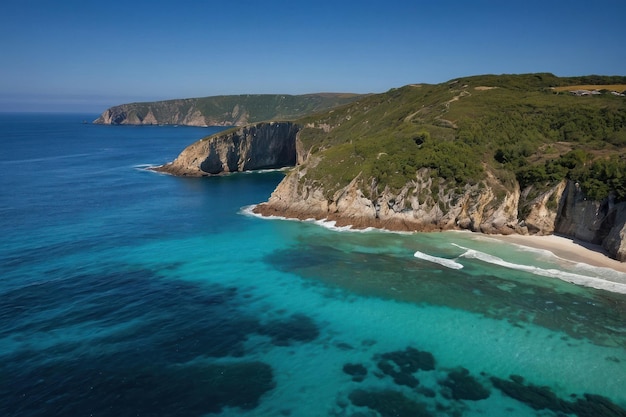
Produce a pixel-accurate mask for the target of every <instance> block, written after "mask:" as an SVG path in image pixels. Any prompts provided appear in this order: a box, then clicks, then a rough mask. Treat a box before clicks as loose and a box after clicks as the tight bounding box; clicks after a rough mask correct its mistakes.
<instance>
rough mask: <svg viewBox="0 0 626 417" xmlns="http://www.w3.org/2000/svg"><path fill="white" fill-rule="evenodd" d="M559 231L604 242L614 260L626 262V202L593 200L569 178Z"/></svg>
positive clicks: (561, 209) (560, 210)
mask: <svg viewBox="0 0 626 417" xmlns="http://www.w3.org/2000/svg"><path fill="white" fill-rule="evenodd" d="M554 231H555V232H556V233H560V234H563V235H566V236H569V237H572V238H576V239H580V240H582V241H584V242H590V243H593V244H598V245H602V247H603V248H604V249H606V250H607V252H608V253H609V254H610V255H611V256H612V257H614V258H615V259H617V260H619V261H622V262H626V202H621V203H615V202H614V201H613V198H612V197H609V198H608V199H604V200H603V201H593V200H589V199H587V198H586V197H585V195H584V193H583V192H582V191H581V190H580V186H579V185H578V184H577V183H574V182H572V181H569V182H568V183H567V186H566V187H565V188H564V191H563V193H562V196H561V198H560V204H559V207H558V212H557V216H556V222H555V228H554Z"/></svg>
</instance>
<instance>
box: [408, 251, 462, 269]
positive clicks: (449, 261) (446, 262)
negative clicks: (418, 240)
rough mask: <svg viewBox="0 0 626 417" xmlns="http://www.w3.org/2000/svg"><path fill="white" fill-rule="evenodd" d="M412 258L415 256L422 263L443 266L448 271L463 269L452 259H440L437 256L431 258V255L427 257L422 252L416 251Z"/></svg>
mask: <svg viewBox="0 0 626 417" xmlns="http://www.w3.org/2000/svg"><path fill="white" fill-rule="evenodd" d="M413 256H415V257H416V258H418V259H423V260H424V261H428V262H433V263H436V264H439V265H442V266H445V267H446V268H450V269H461V268H463V265H462V264H460V263H458V262H456V261H454V260H452V259H447V258H440V257H438V256H432V255H428V254H427V253H424V252H420V251H417V252H415V253H414V254H413Z"/></svg>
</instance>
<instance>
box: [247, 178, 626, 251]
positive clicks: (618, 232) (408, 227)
mask: <svg viewBox="0 0 626 417" xmlns="http://www.w3.org/2000/svg"><path fill="white" fill-rule="evenodd" d="M302 171H303V170H301V169H295V170H294V171H292V172H291V173H290V174H288V175H287V177H286V178H285V179H284V180H283V181H282V182H281V183H280V184H279V185H278V187H277V188H276V190H275V191H274V192H273V193H272V195H271V197H270V198H269V201H267V202H265V203H261V204H259V205H257V206H256V207H255V209H254V211H255V212H256V213H259V214H262V215H265V216H281V217H288V218H299V219H302V220H304V219H310V218H314V219H318V220H319V219H327V220H332V221H335V222H336V224H337V225H338V226H347V225H351V226H352V227H354V228H366V227H375V228H384V229H388V230H395V231H411V232H414V231H434V230H471V231H474V232H480V233H487V234H512V233H518V234H537V235H549V234H553V233H558V234H561V235H564V236H568V237H571V238H575V239H579V240H581V241H584V242H589V243H593V244H598V245H601V246H602V247H603V248H604V249H605V250H606V251H607V253H608V254H609V255H610V256H611V257H613V258H615V259H617V260H619V261H622V262H624V261H626V203H617V204H611V203H610V202H609V200H605V201H602V202H598V201H590V200H587V199H586V198H585V197H584V194H583V193H582V192H581V191H580V187H577V186H576V184H575V183H574V182H571V181H562V182H561V183H559V184H558V185H557V186H555V187H554V188H552V189H551V190H549V191H548V192H546V193H544V194H542V195H541V196H540V197H538V198H537V199H535V200H534V201H533V202H531V203H530V205H531V206H532V207H531V208H530V210H529V211H528V214H527V215H525V216H520V215H519V206H520V203H522V202H523V201H522V200H521V199H520V198H521V193H520V191H519V188H517V187H515V188H514V189H513V190H510V191H507V192H506V193H505V194H504V195H503V194H502V184H499V183H497V182H492V183H491V184H483V185H481V186H466V187H464V189H463V191H462V192H460V193H459V192H458V191H454V190H447V191H445V190H444V188H443V187H442V184H434V183H433V182H432V180H431V179H430V178H429V176H428V173H427V172H425V171H422V172H420V173H418V175H417V179H416V180H415V181H411V182H410V183H407V184H406V185H405V186H404V187H403V188H402V189H401V190H400V191H399V192H398V193H394V192H390V191H389V189H385V190H384V191H383V192H382V193H380V194H377V195H376V196H375V197H374V198H368V197H366V196H365V193H364V192H363V187H368V184H367V183H366V182H365V181H363V180H362V179H361V178H359V177H357V178H355V179H354V180H353V181H352V182H350V184H348V185H347V186H346V187H344V188H342V189H341V190H338V191H337V192H335V193H333V195H332V196H331V197H330V198H328V197H326V195H327V193H326V192H325V190H324V189H323V187H321V186H319V185H315V184H313V183H310V182H307V181H304V182H303V181H301V178H302V177H303V176H304V174H303V172H302ZM433 190H438V191H437V194H436V195H433Z"/></svg>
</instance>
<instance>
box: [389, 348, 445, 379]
mask: <svg viewBox="0 0 626 417" xmlns="http://www.w3.org/2000/svg"><path fill="white" fill-rule="evenodd" d="M382 358H383V359H385V360H390V361H393V362H395V363H396V365H398V366H399V367H400V369H401V371H402V372H408V373H413V372H417V371H418V370H420V369H422V370H424V371H432V370H433V369H435V357H434V356H433V354H432V353H430V352H425V351H421V350H417V349H415V348H412V347H410V346H409V347H407V348H406V349H405V350H398V351H395V352H388V353H384V354H383V355H382Z"/></svg>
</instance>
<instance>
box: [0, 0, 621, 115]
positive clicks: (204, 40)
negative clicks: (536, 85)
mask: <svg viewBox="0 0 626 417" xmlns="http://www.w3.org/2000/svg"><path fill="white" fill-rule="evenodd" d="M525 72H552V73H554V74H556V75H561V76H570V75H587V74H602V75H626V1H624V0H593V1H579V0H567V1H562V0H558V1H556V0H543V1H536V0H528V1H518V0H515V1H506V0H501V1H480V0H441V1H439V0H432V1H429V2H423V1H419V0H406V1H404V0H380V1H369V0H361V1H342V0H334V1H326V0H317V1H307V2H299V1H294V0H290V1H272V0H269V1H252V0H243V1H237V2H229V1H199V0H194V1H184V0H181V1H177V2H174V1H167V2H159V1H154V0H152V1H145V0H133V1H127V2H119V1H118V2H115V1H113V2H106V1H97V2H96V1H91V0H81V1H73V0H72V1H65V0H58V1H52V0H14V1H10V0H7V1H5V2H3V5H2V6H0V111H83V112H95V113H100V112H102V111H104V110H105V109H106V108H107V107H109V106H112V105H115V104H121V103H127V102H133V101H150V100H161V99H170V98H183V97H201V96H211V95H220V94H246V93H281V94H301V93H312V92H323V91H333V92H355V93H368V92H374V93H376V92H383V91H386V90H388V89H390V88H393V87H400V86H402V85H405V84H409V83H418V82H426V83H439V82H444V81H447V80H450V79H452V78H456V77H460V76H466V75H476V74H486V73H490V74H501V73H525Z"/></svg>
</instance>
